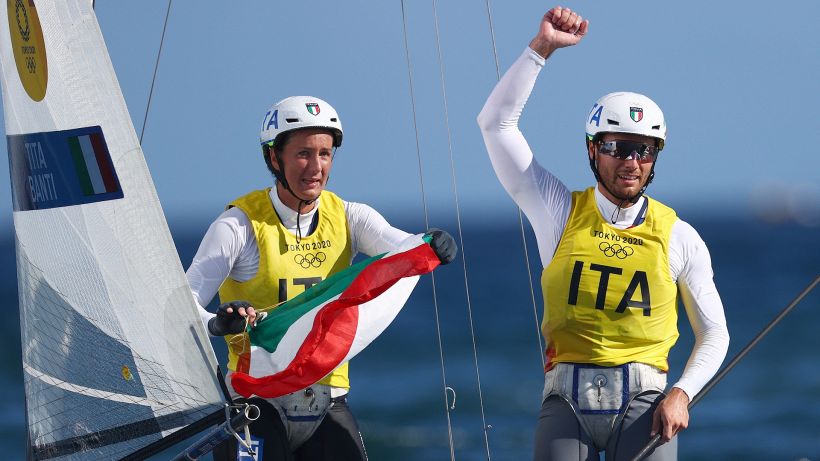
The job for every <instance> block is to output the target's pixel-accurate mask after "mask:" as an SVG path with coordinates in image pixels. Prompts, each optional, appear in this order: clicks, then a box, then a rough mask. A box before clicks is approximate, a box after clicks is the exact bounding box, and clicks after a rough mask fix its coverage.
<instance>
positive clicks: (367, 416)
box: [0, 216, 820, 460]
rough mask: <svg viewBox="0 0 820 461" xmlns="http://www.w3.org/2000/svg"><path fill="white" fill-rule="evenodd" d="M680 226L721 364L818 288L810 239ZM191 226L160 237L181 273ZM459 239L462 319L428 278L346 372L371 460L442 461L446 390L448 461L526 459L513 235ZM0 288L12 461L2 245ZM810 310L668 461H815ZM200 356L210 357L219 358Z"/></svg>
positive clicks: (727, 221) (711, 221)
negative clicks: (698, 263) (715, 318)
mask: <svg viewBox="0 0 820 461" xmlns="http://www.w3.org/2000/svg"><path fill="white" fill-rule="evenodd" d="M685 219H686V220H687V221H689V222H690V223H691V224H692V225H693V226H695V228H696V229H698V231H699V232H700V234H701V236H702V237H703V239H704V240H705V241H706V242H707V244H708V246H709V249H710V251H711V255H712V262H713V267H714V271H715V281H716V283H717V287H718V289H719V291H720V294H721V297H722V299H723V303H724V306H725V309H726V317H727V320H728V324H729V330H730V334H731V337H732V341H731V346H730V348H729V355H728V357H727V360H726V361H727V362H728V361H729V359H731V358H732V357H734V356H735V355H736V354H737V353H738V352H739V351H740V350H741V349H742V348H743V346H745V345H746V344H747V343H748V342H749V341H750V340H751V339H752V338H753V337H754V336H755V335H756V334H757V333H758V332H759V331H760V330H762V329H763V328H764V327H765V326H766V324H767V323H768V322H769V321H770V320H771V319H772V318H773V317H774V316H775V315H776V314H777V313H778V312H780V310H782V309H783V308H784V307H785V306H786V305H787V304H788V303H789V302H790V301H791V300H792V299H793V298H794V297H795V296H796V294H797V293H799V292H800V291H801V290H802V289H803V288H804V287H805V286H806V285H807V284H808V283H809V282H810V281H811V280H812V279H813V278H814V277H815V276H816V275H817V274H818V273H820V241H819V239H820V232H818V229H817V228H813V229H812V228H806V227H800V226H797V225H795V224H791V223H781V224H772V223H766V222H762V221H756V220H753V219H750V218H749V219H740V218H716V217H702V218H698V217H692V216H685ZM435 224H436V225H437V227H442V228H445V229H448V230H450V231H451V232H452V233H454V234H455V233H456V232H457V230H456V227H455V225H447V224H446V223H445V224H442V223H435ZM206 226H207V223H205V224H203V225H202V226H199V225H193V226H192V225H190V223H189V224H186V225H175V224H174V223H173V222H172V224H171V230H172V233H173V235H174V240H175V242H176V244H177V248H178V251H179V253H180V258H181V260H182V262H183V265H185V266H186V267H187V265H188V264H189V263H190V261H191V258H192V257H193V255H194V253H195V251H196V248H197V246H198V244H199V239H200V238H201V235H202V233H203V232H204V230H205V227H206ZM416 227H418V226H406V228H407V229H414V228H416ZM463 237H464V245H465V255H466V269H467V271H466V273H467V278H466V280H467V284H468V285H469V298H470V309H469V310H468V303H467V295H466V293H467V291H466V290H465V277H464V273H465V272H464V269H463V267H462V264H461V260H460V259H459V260H457V261H456V263H453V264H451V265H449V266H444V267H441V268H440V269H438V270H437V271H436V272H435V280H434V281H435V292H436V296H435V302H434V297H433V288H432V287H433V279H432V278H431V277H430V276H426V277H425V278H423V279H422V281H421V282H420V284H419V286H418V288H417V289H416V291H415V292H414V294H413V296H412V298H411V300H410V302H409V303H408V304H407V305H406V306H405V308H404V310H403V311H402V312H401V313H400V314H399V316H398V318H397V319H396V321H395V322H394V323H393V324H392V325H391V326H390V327H389V328H388V330H387V331H386V332H385V333H384V334H383V335H382V336H381V337H379V338H378V339H377V340H376V341H375V342H374V343H373V344H372V345H371V346H370V347H369V348H368V349H367V350H365V351H364V352H363V353H362V354H361V355H359V356H358V357H357V358H356V359H355V360H354V361H353V362H352V365H351V381H352V386H353V387H352V392H351V394H350V405H351V407H352V409H353V411H354V413H355V415H356V416H357V418H358V420H359V423H360V426H361V429H362V433H363V434H364V439H365V444H366V447H367V450H368V453H369V455H370V459H372V460H445V459H450V448H449V444H448V436H447V434H448V426H447V420H448V414H447V412H446V410H445V408H446V407H445V401H444V385H445V384H444V383H445V382H446V385H447V386H449V387H451V388H453V389H454V391H455V393H456V399H455V404H454V408H453V409H452V410H450V411H449V419H450V421H451V425H452V434H453V445H454V451H455V458H456V459H458V460H486V459H488V458H489V459H495V460H526V459H530V458H531V452H532V446H533V431H534V428H535V423H536V418H537V414H538V410H539V406H540V396H541V387H542V368H541V358H540V350H541V349H540V348H541V346H540V345H539V342H538V336H537V331H538V330H537V328H538V327H537V324H536V319H535V316H536V314H535V313H534V312H533V303H532V300H531V295H530V286H529V284H528V282H527V271H526V267H525V265H524V253H523V250H522V241H521V230H520V228H519V227H518V224H517V223H512V225H511V226H510V227H486V226H475V225H465V227H464V231H463ZM527 237H528V244H529V250H530V260H531V267H533V268H534V269H533V274H532V275H533V278H534V283H535V287H536V292H535V298H536V302H537V305H538V306H539V307H538V309H537V310H538V314H537V316H538V320H539V321H540V316H541V311H542V308H541V307H540V306H541V295H540V289H539V288H538V278H539V277H540V271H538V270H536V269H535V268H537V267H539V262H538V260H537V250H536V247H535V241H534V239H533V237H532V235H531V234H530V230H529V229H527ZM0 273H2V275H3V277H2V279H0V280H2V283H0V291H1V292H2V294H3V299H5V300H6V303H5V306H4V308H3V310H4V313H5V314H6V315H5V320H4V321H3V322H0V338H2V339H1V340H2V345H3V347H2V349H0V369H1V370H2V374H0V390H2V392H3V394H4V395H5V396H6V398H5V399H3V400H2V404H0V405H2V406H0V414H2V418H0V453H3V454H4V455H5V458H6V459H9V460H16V459H24V458H25V444H26V438H25V429H24V424H25V415H24V403H23V399H24V397H23V386H22V382H23V378H22V371H21V360H20V354H21V350H20V341H19V337H20V335H19V326H18V325H19V323H18V318H19V316H18V309H17V295H16V292H17V285H16V275H15V262H14V245H13V237H11V236H7V237H6V238H5V239H0ZM436 306H437V307H436ZM819 307H820V290H816V291H815V292H814V293H812V294H811V295H810V296H809V297H807V298H806V299H805V300H804V301H803V302H802V303H801V304H800V305H799V306H798V307H797V308H796V309H795V310H794V311H793V312H792V313H791V314H789V315H788V316H787V317H786V318H785V319H784V320H783V321H782V322H781V323H780V324H779V325H778V326H777V327H776V328H774V329H773V330H772V331H771V333H770V334H769V335H768V336H767V337H765V339H763V340H762V341H761V342H760V343H759V344H758V346H757V347H756V348H755V349H754V350H752V351H751V352H750V353H749V355H748V356H747V357H746V358H745V359H744V360H743V361H742V362H740V364H739V365H738V366H737V367H736V368H735V369H734V370H733V371H732V372H731V373H730V374H729V375H727V377H726V378H725V379H724V380H723V381H722V382H720V384H718V385H717V386H716V387H715V388H714V389H713V390H712V392H710V393H709V394H708V396H706V397H705V398H704V399H703V400H702V401H701V402H700V403H699V404H698V405H697V406H696V407H695V408H694V409H693V410H692V411H691V421H690V427H689V429H687V430H686V431H685V432H684V433H683V434H682V435H681V436H680V443H679V445H680V451H679V452H680V459H681V460H714V459H721V460H724V459H725V460H734V459H736V460H802V459H809V460H820V341H819V340H818V325H820V309H818V308H819ZM470 317H472V327H471V325H470V321H469V319H470ZM679 327H680V331H681V337H680V339H679V341H678V343H677V345H676V346H675V348H674V349H673V351H672V355H671V357H670V364H671V371H670V382H674V381H675V380H676V379H677V377H679V376H680V372H681V370H682V367H683V366H684V364H685V362H686V360H687V358H688V355H689V352H690V350H691V347H692V344H693V337H692V332H691V329H690V328H689V325H688V322H687V321H686V315H685V312H684V311H683V309H681V310H680V325H679ZM439 332H440V334H439ZM439 337H440V338H441V341H440V342H439ZM220 341H221V340H220ZM214 346H215V349H216V350H217V353H218V355H219V356H220V357H224V347H223V345H222V343H221V342H215V343H214ZM442 357H443V361H442ZM223 363H224V361H223ZM479 381H480V390H479ZM451 400H452V399H451ZM482 415H483V419H482ZM485 423H486V425H487V426H488V427H489V429H487V438H486V440H487V442H488V443H485V432H484V430H483V428H484V424H485ZM177 451H178V450H177ZM171 454H172V453H170V451H169V452H166V453H165V454H163V455H159V456H156V457H155V458H153V459H167V458H168V457H170V456H171Z"/></svg>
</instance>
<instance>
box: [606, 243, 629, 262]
mask: <svg viewBox="0 0 820 461" xmlns="http://www.w3.org/2000/svg"><path fill="white" fill-rule="evenodd" d="M598 249H599V250H601V251H602V252H603V253H604V256H606V257H608V258H611V257H613V256H616V257H617V258H618V259H626V257H627V256H632V254H633V253H635V249H634V248H632V247H631V246H627V245H623V246H621V245H620V244H618V243H616V244H614V245H610V244H609V242H601V243H599V244H598Z"/></svg>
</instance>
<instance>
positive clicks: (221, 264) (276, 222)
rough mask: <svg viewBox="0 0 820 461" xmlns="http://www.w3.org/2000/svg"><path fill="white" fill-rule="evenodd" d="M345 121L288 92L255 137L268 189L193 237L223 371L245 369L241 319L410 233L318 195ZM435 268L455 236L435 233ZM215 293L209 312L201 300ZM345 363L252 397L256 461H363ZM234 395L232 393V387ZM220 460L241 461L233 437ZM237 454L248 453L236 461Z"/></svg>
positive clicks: (194, 280)
mask: <svg viewBox="0 0 820 461" xmlns="http://www.w3.org/2000/svg"><path fill="white" fill-rule="evenodd" d="M342 134H343V133H342V124H341V121H340V120H339V117H338V115H337V114H336V111H335V110H334V109H333V107H331V106H330V104H328V103H326V102H325V101H322V100H321V99H318V98H313V97H307V96H294V97H290V98H287V99H284V100H282V101H279V102H278V103H276V104H274V105H273V106H272V107H271V108H270V110H269V111H268V112H267V114H266V115H265V118H264V121H263V124H262V130H261V134H260V142H261V144H262V153H263V158H264V160H265V163H266V164H267V167H268V169H269V170H270V172H271V173H272V174H273V176H274V177H275V179H276V181H275V187H273V188H271V187H269V188H267V189H264V190H258V191H254V192H251V193H249V194H247V195H245V196H243V197H240V198H238V199H236V200H234V201H233V202H231V203H230V204H229V205H228V206H227V208H226V210H225V212H223V213H222V214H221V215H220V216H219V217H218V218H217V219H216V221H214V222H213V224H211V226H210V228H209V229H208V231H207V233H206V234H205V237H204V238H203V240H202V243H201V244H200V247H199V250H198V251H197V253H196V256H195V257H194V260H193V262H192V263H191V267H190V268H189V269H188V272H187V276H188V282H189V283H190V285H191V290H192V292H193V295H194V299H195V300H196V302H197V304H198V306H199V307H200V312H201V315H202V319H203V322H205V324H206V325H207V327H208V331H209V332H210V334H212V335H214V336H225V339H226V341H227V342H228V351H229V362H228V369H229V374H228V377H227V380H226V381H227V382H228V385H229V387H230V373H232V372H234V371H243V372H248V366H249V344H248V338H247V335H246V334H237V333H242V332H243V331H244V328H245V325H246V323H245V322H246V321H249V322H250V323H251V324H254V323H255V321H256V318H257V310H258V309H263V308H267V307H270V306H275V305H277V304H278V303H280V302H283V301H286V300H288V299H290V298H293V297H294V296H296V295H298V294H299V293H301V292H303V291H304V290H306V289H307V288H309V287H310V286H312V285H314V284H316V283H318V282H319V281H321V280H322V279H324V278H327V277H328V276H330V275H332V274H334V273H336V272H338V271H340V270H342V269H344V268H346V267H348V266H349V265H350V263H351V261H352V259H353V257H354V256H355V255H356V254H357V253H359V252H361V253H364V254H366V255H368V256H373V255H377V254H380V253H384V252H387V251H390V250H394V249H396V248H398V247H399V245H400V244H401V243H402V241H404V240H405V239H406V238H407V237H409V236H410V234H408V233H406V232H404V231H402V230H400V229H396V228H395V227H391V226H390V224H388V223H387V221H386V220H385V219H384V218H383V217H382V216H381V215H380V214H379V213H377V212H376V211H375V210H374V209H373V208H371V207H369V206H367V205H365V204H362V203H354V202H347V201H344V200H342V199H340V198H339V197H338V196H337V195H335V194H333V193H332V192H330V191H327V190H325V185H326V184H327V180H328V177H329V175H330V169H331V166H332V165H333V158H334V154H335V151H336V148H337V147H339V146H340V145H341V143H342ZM429 234H430V236H431V237H432V241H431V244H430V245H431V246H432V247H433V250H434V251H435V252H436V254H437V255H438V257H439V259H440V260H441V261H442V264H447V263H449V262H451V261H452V260H453V259H454V258H455V254H456V251H457V249H456V245H455V241H454V240H453V239H452V237H451V236H450V235H449V234H448V233H446V232H444V231H441V230H438V229H431V230H430V231H429ZM217 291H218V292H219V297H220V300H221V301H222V302H223V304H221V305H220V306H219V309H218V310H217V313H216V315H214V314H211V313H209V312H207V311H206V310H205V309H204V308H203V306H207V305H208V303H209V302H210V301H211V299H213V297H214V295H215V294H216V293H217ZM349 388H350V381H349V379H348V364H347V363H345V364H343V365H341V366H339V367H338V368H337V369H336V370H334V371H333V372H331V373H330V374H329V375H327V376H326V377H325V378H323V379H322V380H321V381H319V383H317V384H315V385H313V386H311V387H309V388H307V389H303V390H301V391H298V392H295V393H293V394H289V395H286V396H283V397H280V398H276V399H262V398H257V397H253V398H251V399H248V401H250V402H251V403H254V404H256V405H257V406H259V408H260V410H261V412H262V414H261V416H260V418H259V419H257V420H256V421H254V422H252V423H251V425H250V432H251V434H252V436H253V439H254V443H255V446H256V449H257V453H259V455H260V456H259V457H258V458H255V459H257V460H259V461H262V460H274V459H275V460H299V461H303V460H340V461H341V460H344V461H347V460H356V461H359V460H365V459H367V455H366V452H365V449H364V442H363V441H362V437H361V434H360V432H359V429H358V425H357V424H356V420H355V419H354V418H353V415H352V413H351V412H350V410H349V408H348V405H347V394H348V390H349ZM231 392H232V393H233V397H234V398H236V397H238V395H237V394H235V393H234V392H233V389H231ZM229 445H230V446H224V447H221V448H220V449H219V450H218V451H215V459H236V458H238V457H240V453H239V451H241V449H240V448H239V447H237V443H236V440H231V441H230V444H229ZM241 459H249V458H245V457H241Z"/></svg>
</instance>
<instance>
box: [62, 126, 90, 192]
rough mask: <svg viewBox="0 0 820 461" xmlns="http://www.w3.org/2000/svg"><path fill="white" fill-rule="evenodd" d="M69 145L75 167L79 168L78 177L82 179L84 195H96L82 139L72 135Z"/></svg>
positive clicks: (81, 185)
mask: <svg viewBox="0 0 820 461" xmlns="http://www.w3.org/2000/svg"><path fill="white" fill-rule="evenodd" d="M68 147H69V148H70V150H71V158H72V159H73V160H74V167H75V168H76V169H77V179H79V181H80V189H82V191H83V195H94V185H93V184H92V183H91V176H90V175H89V174H88V167H87V166H86V164H85V158H84V157H83V149H82V147H80V141H79V140H78V139H77V138H76V137H70V138H68Z"/></svg>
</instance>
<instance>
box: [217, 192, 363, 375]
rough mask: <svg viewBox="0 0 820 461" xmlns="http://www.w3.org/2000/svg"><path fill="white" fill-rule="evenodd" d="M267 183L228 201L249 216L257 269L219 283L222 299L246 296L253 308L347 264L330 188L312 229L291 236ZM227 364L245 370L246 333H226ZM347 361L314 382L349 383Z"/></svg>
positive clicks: (340, 212)
mask: <svg viewBox="0 0 820 461" xmlns="http://www.w3.org/2000/svg"><path fill="white" fill-rule="evenodd" d="M269 194H270V188H267V189H265V190H258V191H254V192H251V193H250V194H248V195H245V196H243V197H240V198H238V199H236V200H234V201H233V202H231V203H230V205H228V207H229V208H230V207H238V208H239V209H241V210H242V211H243V212H244V213H245V214H246V215H247V216H248V219H250V221H251V224H252V225H253V232H254V235H255V236H256V243H257V245H258V246H259V269H258V270H257V271H256V275H255V276H254V277H253V278H252V279H250V280H248V281H245V282H237V281H236V280H233V279H231V278H228V279H226V280H225V282H223V283H222V286H221V287H220V288H219V299H220V300H221V301H222V302H228V301H234V300H245V301H248V302H250V303H251V304H252V305H253V306H254V307H255V308H257V309H264V308H268V307H271V308H272V306H276V305H278V304H279V303H282V302H284V301H287V300H288V299H290V298H293V297H294V296H296V295H298V294H300V293H302V292H303V291H305V290H306V289H308V288H310V287H311V286H313V285H315V284H316V283H318V282H320V281H321V280H323V279H325V278H327V277H328V276H329V275H332V274H335V273H336V272H339V271H340V270H342V269H344V268H346V267H348V266H349V265H350V259H351V258H350V256H351V250H350V245H351V244H350V232H349V229H348V224H347V215H346V214H345V208H344V203H343V202H342V200H341V199H340V198H339V197H338V196H336V195H335V194H333V193H332V192H329V191H324V192H322V198H321V203H320V206H319V209H318V211H317V213H319V223H318V226H317V228H316V231H315V232H314V233H313V234H311V235H310V236H308V237H302V238H301V240H300V241H299V242H298V243H297V242H296V236H295V235H293V234H292V233H290V231H288V230H287V229H286V228H285V226H283V225H282V222H281V220H280V219H279V216H278V215H277V214H276V211H275V210H274V208H273V204H272V203H271V201H270V196H269ZM225 340H226V341H227V342H228V368H229V369H231V370H235V371H243V372H247V371H248V367H249V365H250V344H249V342H248V336H247V335H228V336H225ZM347 372H348V365H347V363H344V364H342V365H340V366H339V367H338V368H337V369H336V370H334V371H333V372H332V373H330V374H329V375H327V376H326V377H325V378H324V379H322V380H321V381H319V382H320V383H322V384H329V385H331V386H336V387H350V380H349V378H348V373H347Z"/></svg>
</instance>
